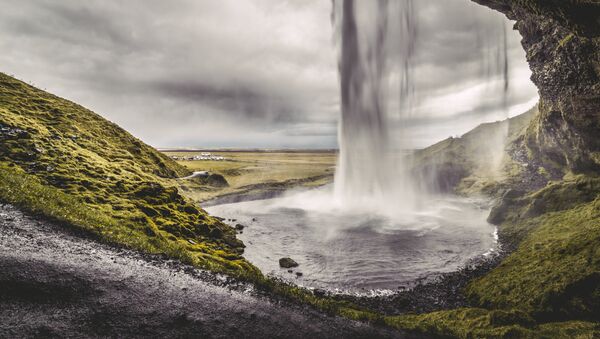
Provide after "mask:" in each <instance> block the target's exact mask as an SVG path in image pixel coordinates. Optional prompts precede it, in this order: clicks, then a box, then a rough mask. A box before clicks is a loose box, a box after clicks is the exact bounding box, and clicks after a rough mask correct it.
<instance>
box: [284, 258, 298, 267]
mask: <svg viewBox="0 0 600 339" xmlns="http://www.w3.org/2000/svg"><path fill="white" fill-rule="evenodd" d="M279 266H281V267H283V268H292V267H298V266H299V265H298V263H297V262H296V261H294V260H293V259H292V258H281V259H279Z"/></svg>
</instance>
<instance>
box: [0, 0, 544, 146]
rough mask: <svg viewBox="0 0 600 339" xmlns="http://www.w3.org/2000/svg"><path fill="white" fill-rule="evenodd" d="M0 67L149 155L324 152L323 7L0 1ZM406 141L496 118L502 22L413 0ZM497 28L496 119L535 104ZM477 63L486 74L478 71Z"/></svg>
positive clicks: (329, 44) (442, 3)
mask: <svg viewBox="0 0 600 339" xmlns="http://www.w3.org/2000/svg"><path fill="white" fill-rule="evenodd" d="M0 1H1V2H2V10H1V11H0V50H1V51H2V53H0V71H1V72H4V73H7V74H11V75H14V76H16V77H17V78H19V79H22V80H25V81H27V82H31V83H33V84H35V85H36V86H38V87H40V88H43V89H46V90H47V91H49V92H52V93H54V94H57V95H59V96H62V97H64V98H67V99H70V100H73V101H75V102H77V103H79V104H82V105H83V106H85V107H87V108H90V109H91V110H93V111H95V112H97V113H99V114H100V115H102V116H104V117H105V118H107V119H109V120H111V121H114V122H116V123H117V124H119V125H120V126H122V127H124V128H125V129H127V130H128V131H130V132H131V133H132V134H134V135H135V136H137V137H139V138H141V139H142V140H144V141H145V142H147V143H149V144H151V145H153V146H157V147H271V148H279V147H295V148H301V147H319V148H331V147H336V139H337V137H336V128H337V120H338V117H339V80H338V79H339V78H338V73H337V49H336V47H335V46H334V41H335V39H334V33H333V28H332V24H331V2H330V1H329V0H288V1H282V0H244V1H240V0H177V1H175V0H173V1H164V0H128V1H117V0H87V1H81V0H60V1H59V0H53V1H51V0H0ZM415 2H416V3H418V6H417V7H418V8H417V13H418V14H417V15H418V18H417V19H418V20H417V22H418V40H417V48H416V51H417V52H416V55H415V56H414V67H415V68H414V79H415V83H416V89H417V91H416V95H415V97H414V104H413V106H414V107H413V109H412V113H411V119H410V121H408V122H406V124H408V125H409V126H410V129H409V132H408V133H404V134H402V135H396V137H397V138H402V139H405V140H408V144H410V145H412V146H414V147H423V146H426V145H429V144H432V143H434V142H436V141H439V140H441V139H444V138H447V137H448V136H450V135H460V134H462V133H464V132H466V131H467V130H469V129H470V128H472V127H474V126H476V125H477V124H479V123H481V122H485V121H495V120H498V119H501V118H503V117H504V116H505V115H506V111H505V110H504V109H502V105H501V104H500V103H501V99H500V98H501V90H500V89H501V74H498V73H497V72H495V71H494V67H495V66H494V64H493V58H489V57H486V56H490V55H495V54H494V53H496V51H497V47H499V46H500V44H501V43H502V39H501V35H499V34H498V32H500V31H499V29H501V28H502V25H503V20H504V19H503V16H501V15H500V14H497V13H494V12H492V11H491V10H488V9H487V8H484V7H481V6H478V5H476V4H473V3H471V2H469V1H467V0H418V1H415ZM507 23H508V26H507V27H508V30H509V35H508V46H509V51H508V55H509V59H510V73H509V74H510V92H509V98H508V106H509V110H508V111H509V112H510V114H511V115H515V114H517V113H520V112H524V111H525V110H527V109H528V108H530V107H531V106H533V104H534V103H535V102H536V100H537V91H536V89H535V87H534V86H533V84H531V82H530V80H529V76H530V72H529V69H528V67H527V64H526V62H525V55H524V52H523V51H522V49H521V47H520V44H519V40H520V36H519V35H518V33H517V32H515V31H512V30H510V28H511V26H512V24H511V23H509V22H508V21H507ZM490 69H491V71H490Z"/></svg>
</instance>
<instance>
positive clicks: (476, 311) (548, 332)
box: [384, 308, 600, 339]
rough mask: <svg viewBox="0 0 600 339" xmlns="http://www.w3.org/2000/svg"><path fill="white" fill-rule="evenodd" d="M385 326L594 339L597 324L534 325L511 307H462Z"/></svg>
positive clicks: (468, 334)
mask: <svg viewBox="0 0 600 339" xmlns="http://www.w3.org/2000/svg"><path fill="white" fill-rule="evenodd" d="M384 321H385V323H386V324H387V325H389V326H392V327H395V328H398V329H402V330H408V331H416V332H419V333H426V334H429V335H434V336H440V337H452V338H582V339H583V338H590V339H591V338H595V337H596V336H597V335H598V334H600V327H599V326H598V323H593V322H583V321H570V322H556V323H545V324H536V323H535V322H534V321H533V320H532V319H531V317H529V316H528V315H527V314H525V313H523V312H520V311H514V310H486V309H480V308H462V309H456V310H449V311H440V312H433V313H427V314H419V315H401V316H394V317H386V318H385V320H384Z"/></svg>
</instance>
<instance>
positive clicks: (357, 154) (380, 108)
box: [333, 0, 416, 206]
mask: <svg viewBox="0 0 600 339" xmlns="http://www.w3.org/2000/svg"><path fill="white" fill-rule="evenodd" d="M394 7H396V8H394ZM411 11H412V1H410V0H402V1H397V2H393V3H392V2H390V1H388V0H378V1H369V2H367V1H362V2H355V1H353V0H344V1H341V2H340V1H338V2H334V12H333V13H334V14H333V17H334V21H335V24H336V25H337V30H338V32H339V35H340V36H341V37H340V60H339V72H340V85H341V111H342V118H341V120H340V125H339V145H340V157H339V162H338V167H337V172H336V177H335V195H336V198H337V199H338V200H339V201H342V202H343V203H345V204H351V205H352V204H353V203H356V204H365V203H368V202H369V201H375V202H384V201H395V202H398V201H399V200H400V201H403V202H405V204H404V205H403V206H406V204H408V203H410V202H414V199H413V197H412V193H413V192H414V190H413V189H412V188H411V187H410V185H409V183H408V180H406V175H405V173H406V168H405V166H403V163H402V162H398V161H397V158H396V157H394V155H393V151H394V150H395V149H392V148H391V146H390V131H389V126H390V123H389V112H388V110H389V108H388V104H387V103H388V100H387V99H388V95H389V92H390V87H391V85H392V83H394V81H393V79H392V77H391V76H390V74H394V75H395V76H396V83H397V85H398V87H399V93H400V98H401V104H402V103H403V102H404V100H403V99H405V98H407V97H408V94H409V93H410V92H411V91H412V84H411V77H410V60H411V57H412V51H413V49H414V38H415V36H416V33H415V32H416V30H415V26H414V24H413V15H412V13H411ZM392 28H393V29H394V31H395V32H397V33H401V34H400V35H399V36H397V35H392V34H390V29H392ZM391 37H399V41H400V43H398V41H391ZM393 47H397V48H398V49H399V50H396V51H390V49H391V48H393ZM391 55H395V56H396V58H397V60H391V62H390V56H391ZM394 65H400V68H399V71H398V72H393V73H392V72H389V71H390V68H391V67H392V66H394ZM400 148H402V146H401V145H400Z"/></svg>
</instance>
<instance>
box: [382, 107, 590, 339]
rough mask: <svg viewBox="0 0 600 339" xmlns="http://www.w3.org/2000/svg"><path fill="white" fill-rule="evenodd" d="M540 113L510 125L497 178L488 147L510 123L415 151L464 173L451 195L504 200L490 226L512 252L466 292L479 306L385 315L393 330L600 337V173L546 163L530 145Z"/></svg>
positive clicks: (421, 158) (424, 162) (419, 158)
mask: <svg viewBox="0 0 600 339" xmlns="http://www.w3.org/2000/svg"><path fill="white" fill-rule="evenodd" d="M536 111H537V110H535V109H534V110H532V111H530V112H528V113H526V114H524V115H520V116H518V117H515V118H512V119H510V120H508V123H509V125H508V130H507V132H508V133H507V135H508V137H507V138H506V139H507V143H506V147H505V148H504V152H505V154H504V155H503V162H502V166H501V168H500V171H499V172H498V173H496V174H494V175H492V174H491V173H490V172H489V171H486V168H485V166H482V165H485V164H486V163H487V162H489V161H490V155H489V152H488V151H487V149H486V147H487V144H486V142H485V140H486V138H488V137H489V135H493V134H494V133H496V131H495V130H494V129H498V128H506V127H507V126H502V124H503V123H506V122H497V123H491V124H484V125H481V126H479V127H477V128H475V129H474V130H472V131H471V132H469V133H467V134H465V135H463V136H462V137H461V138H454V139H447V140H444V141H442V142H440V143H438V144H436V145H433V146H431V147H429V148H427V149H424V150H421V151H419V152H417V153H416V154H415V166H416V167H417V168H419V166H421V168H425V169H433V171H438V172H437V173H436V175H441V176H442V177H443V176H445V175H447V174H446V173H447V172H452V173H460V176H457V177H456V180H454V181H453V182H448V183H447V185H448V187H447V188H449V189H450V190H454V191H456V192H459V193H463V194H474V193H475V194H481V193H483V194H487V195H490V196H492V197H496V198H498V202H499V203H498V204H497V205H496V206H495V207H494V208H493V209H492V212H491V214H490V218H489V219H490V220H491V221H492V222H494V223H495V224H497V225H498V231H499V232H498V233H499V237H500V239H501V241H502V243H503V246H505V248H508V249H512V252H511V253H510V254H509V255H508V256H507V257H506V258H505V259H504V260H503V261H502V262H501V263H500V265H499V266H497V267H496V268H494V269H493V270H492V271H490V272H489V273H487V274H486V275H484V276H482V277H480V278H477V279H475V280H473V281H471V282H470V283H469V285H468V286H467V288H466V289H465V290H464V291H462V293H465V294H466V296H467V297H468V299H469V300H470V302H471V305H472V307H471V308H462V309H454V310H446V311H440V312H434V313H427V314H405V315H398V316H392V317H385V322H386V323H387V324H388V325H390V326H394V327H397V328H401V329H408V330H417V331H421V332H426V333H429V334H432V335H438V336H449V337H460V338H597V337H600V177H599V174H600V173H596V174H593V173H588V174H586V175H574V174H572V173H570V172H569V171H568V170H566V169H564V168H558V169H557V168H554V167H544V165H542V164H541V163H539V162H537V161H536V160H535V157H534V156H533V155H532V154H531V151H530V150H528V148H527V144H526V142H525V141H526V135H527V128H528V125H529V123H530V121H532V119H535V116H536V114H537V112H536ZM428 166H429V167H428ZM565 173H566V175H565ZM429 175H431V174H429ZM433 176H434V177H435V175H433ZM532 178H533V180H532Z"/></svg>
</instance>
